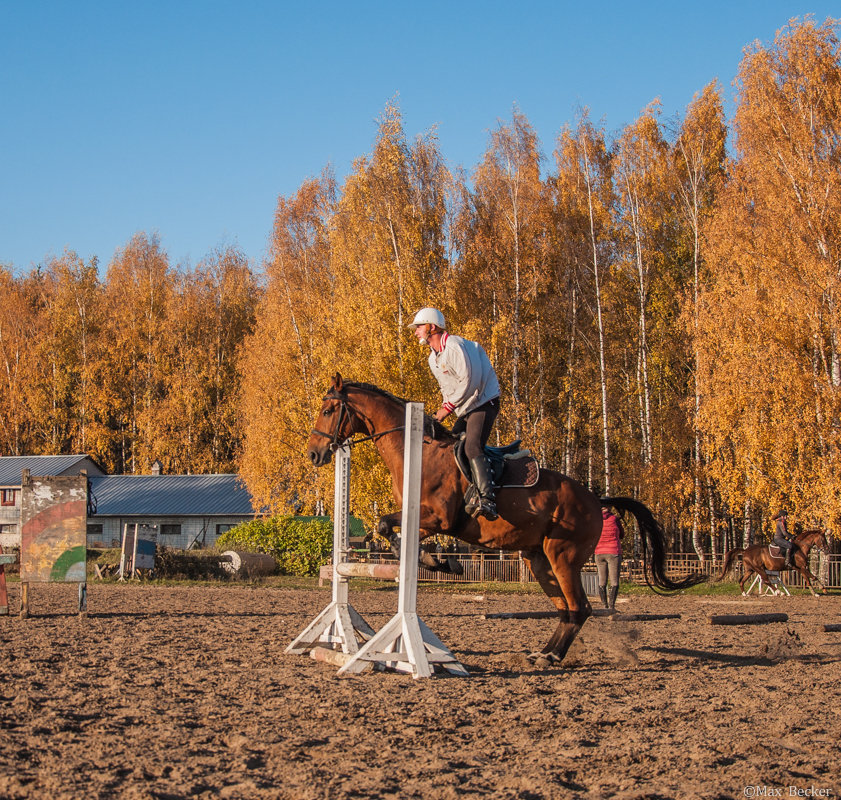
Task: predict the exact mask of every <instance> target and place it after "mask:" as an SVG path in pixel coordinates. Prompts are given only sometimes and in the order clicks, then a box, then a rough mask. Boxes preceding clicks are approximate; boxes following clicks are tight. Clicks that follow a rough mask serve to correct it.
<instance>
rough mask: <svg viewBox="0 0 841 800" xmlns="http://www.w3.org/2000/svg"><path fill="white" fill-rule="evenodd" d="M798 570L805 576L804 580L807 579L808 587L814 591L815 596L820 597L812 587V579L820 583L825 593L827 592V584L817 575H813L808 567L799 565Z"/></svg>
mask: <svg viewBox="0 0 841 800" xmlns="http://www.w3.org/2000/svg"><path fill="white" fill-rule="evenodd" d="M797 571H798V572H799V573H800V574H801V575H802V576H803V580H804V581H806V587H807V588H808V589H809V591H810V592H811V593H812V596H813V597H820V595H819V594H818V593H817V592H816V591H815V590H814V589H813V588H812V581H814V582H815V583H816V584H817V585H818V587H819V588H820V590H821V592H822V593H823V594H826V586H824V585H823V584H822V583H821V580H820V578H818V577H817V575H812V573H811V572H810V571H809V569H808V568H807V567H798V568H797Z"/></svg>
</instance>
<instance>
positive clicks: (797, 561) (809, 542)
mask: <svg viewBox="0 0 841 800" xmlns="http://www.w3.org/2000/svg"><path fill="white" fill-rule="evenodd" d="M813 547H817V548H818V549H819V550H823V551H826V550H827V549H828V548H829V545H828V544H827V541H826V536H825V535H824V532H823V531H804V532H803V533H801V534H800V535H798V536H795V537H794V550H793V552H792V556H793V558H792V561H793V564H792V566H790V567H787V566H786V565H785V558H784V557H783V556H782V555H778V556H774V555H771V551H770V549H769V546H768V545H767V544H752V545H751V546H750V547H744V548H742V547H738V548H736V549H735V550H728V551H727V553H726V554H725V556H724V567H723V568H722V570H721V575H719V576H718V578H717V580H719V581H720V580H723V579H724V576H725V575H726V574H727V572H728V571H729V570H730V567H731V566H732V565H733V561H734V559H735V558H736V557H738V556H739V555H741V557H742V567H743V570H744V574H743V575H742V578H741V580H740V581H739V588H740V589H741V590H742V594H743V595H744V594H746V592H745V584H746V583H747V580H748V578H750V576H751V575H759V579H760V580H761V581H762V583H764V584H766V585H768V586H770V585H771V582H770V581H769V580H768V571H772V572H785V571H787V570H791V569H796V570H797V571H798V572H799V573H800V574H801V575H802V576H803V580H805V581H806V586H808V587H809V591H810V592H811V593H812V594H813V595H815V596H817V592H815V590H814V589H813V588H812V581H815V583H817V584H818V586H819V587H820V588H821V591H824V592H825V591H826V587H825V586H824V585H823V584H822V583H821V582H820V580H819V579H818V578H816V577H815V576H814V575H812V573H811V572H809V551H810V550H811V549H812V548H813Z"/></svg>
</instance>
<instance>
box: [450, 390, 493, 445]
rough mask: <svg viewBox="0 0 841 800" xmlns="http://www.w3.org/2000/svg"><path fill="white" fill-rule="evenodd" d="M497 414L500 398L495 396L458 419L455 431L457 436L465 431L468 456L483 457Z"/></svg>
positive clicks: (454, 426)
mask: <svg viewBox="0 0 841 800" xmlns="http://www.w3.org/2000/svg"><path fill="white" fill-rule="evenodd" d="M497 414H499V398H498V397H495V398H494V399H493V400H488V402H487V403H484V404H482V405H481V406H479V407H478V408H474V409H473V410H472V411H468V412H467V414H465V415H464V416H463V417H459V418H458V419H457V420H456V424H455V425H453V433H454V434H455V435H456V436H458V435H459V434H461V433H464V454H465V455H466V456H467V457H468V458H470V459H472V458H481V457H482V456H483V455H484V454H485V445H486V444H487V443H488V437H489V436H490V435H491V428H493V424H494V421H495V420H496V416H497Z"/></svg>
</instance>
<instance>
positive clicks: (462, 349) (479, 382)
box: [429, 333, 499, 417]
mask: <svg viewBox="0 0 841 800" xmlns="http://www.w3.org/2000/svg"><path fill="white" fill-rule="evenodd" d="M441 342H442V344H443V350H441V352H440V353H436V352H435V351H434V350H431V351H430V353H429V368H430V369H431V370H432V374H433V375H434V376H435V380H437V381H438V385H439V386H440V387H441V394H442V396H443V398H444V407H445V408H446V409H447V410H448V411H455V413H456V416H459V417H463V416H464V415H465V414H467V413H468V412H470V411H472V410H473V409H474V408H478V407H479V406H481V405H483V404H484V403H487V402H488V400H493V399H494V398H495V397H499V380H497V377H496V372H494V368H493V365H492V364H491V360H490V359H489V358H488V354H487V353H486V352H485V350H484V348H483V347H482V345H480V344H478V343H477V342H471V341H470V340H469V339H462V338H461V336H453V335H452V334H449V333H445V334H444V335H443V337H442V339H441Z"/></svg>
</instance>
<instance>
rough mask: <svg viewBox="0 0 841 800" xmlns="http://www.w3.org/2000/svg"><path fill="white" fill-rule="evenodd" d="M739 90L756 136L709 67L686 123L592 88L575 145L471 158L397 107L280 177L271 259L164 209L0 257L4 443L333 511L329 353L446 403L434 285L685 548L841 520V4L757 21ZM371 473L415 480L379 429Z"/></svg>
mask: <svg viewBox="0 0 841 800" xmlns="http://www.w3.org/2000/svg"><path fill="white" fill-rule="evenodd" d="M737 88H738V98H737V106H736V113H735V118H734V120H733V127H732V134H733V140H732V143H731V144H732V151H731V152H730V154H729V158H728V154H727V150H726V142H727V135H728V130H727V124H726V121H725V117H724V111H723V103H722V97H721V89H720V87H719V86H718V84H717V83H716V82H712V83H710V84H709V85H708V86H706V87H705V88H704V89H703V90H702V91H701V92H699V94H697V95H696V96H695V98H694V99H693V100H692V102H691V103H690V104H689V105H688V107H687V109H686V112H685V115H684V116H683V118H682V119H680V120H677V121H676V122H675V123H674V124H669V125H665V124H664V123H663V121H662V120H661V118H660V112H659V105H658V103H657V102H656V101H654V102H652V103H651V104H650V105H649V106H647V107H646V108H644V109H643V110H642V111H641V112H640V115H639V117H638V119H636V120H635V121H633V122H631V123H630V124H628V125H626V126H625V127H624V128H623V129H622V130H620V131H618V132H617V133H616V135H615V136H613V137H611V136H609V135H608V134H607V133H606V132H605V130H604V129H603V128H602V127H599V126H597V125H595V124H594V123H593V122H592V121H591V120H590V119H589V117H588V115H587V113H586V112H582V114H581V115H580V117H579V119H578V120H577V122H576V124H575V125H574V126H564V127H562V128H561V130H560V134H559V135H558V137H557V140H556V142H555V146H554V150H553V152H552V153H551V157H550V158H546V157H545V156H544V154H543V153H542V151H541V145H540V142H539V140H538V137H537V135H536V133H535V131H534V129H533V128H532V126H531V125H530V123H529V121H528V119H527V118H526V117H525V115H524V114H522V113H521V112H520V111H518V110H514V112H513V113H512V115H511V118H510V119H509V120H504V121H500V122H499V123H498V124H497V125H496V126H495V127H494V129H493V130H492V131H491V133H490V135H489V138H488V143H487V148H486V151H485V153H484V155H483V157H482V158H481V159H480V161H479V163H478V165H477V166H476V167H475V168H474V169H473V170H472V171H464V170H458V171H456V172H453V171H451V170H450V169H448V167H447V166H446V163H445V159H444V157H443V155H442V153H441V152H440V150H439V145H438V141H437V139H436V137H435V135H434V132H430V133H427V134H425V135H422V136H419V137H417V138H416V139H414V140H413V141H410V140H408V139H407V137H406V135H405V133H404V130H403V121H402V118H401V114H400V110H399V109H398V108H397V106H396V105H395V104H394V103H389V104H387V105H386V107H385V109H384V111H383V114H382V116H381V118H380V119H379V120H378V123H377V128H376V132H375V136H374V141H373V146H372V149H371V152H370V153H369V154H367V155H365V156H361V157H359V158H358V159H357V160H356V161H355V163H354V165H353V168H352V169H351V170H350V172H349V174H348V175H347V176H346V177H344V178H343V179H342V180H341V181H339V180H337V179H336V177H335V176H334V175H333V173H332V171H331V170H330V169H329V168H328V169H325V171H324V172H323V173H322V174H321V175H320V176H318V177H316V178H311V179H309V180H307V181H305V182H304V183H303V184H302V185H301V187H300V188H299V189H298V191H297V192H294V193H293V194H291V195H290V196H288V197H281V198H279V200H278V204H277V208H276V212H275V219H274V227H273V230H272V234H271V240H270V248H269V256H268V258H267V260H266V263H265V265H264V270H263V274H259V273H256V272H255V271H254V269H253V268H252V265H250V264H248V262H247V261H246V259H245V258H244V257H243V256H242V254H241V253H239V252H237V251H236V250H233V249H222V250H218V251H215V252H212V253H211V254H210V255H209V256H208V257H207V258H206V259H204V260H203V261H202V262H200V263H199V265H198V266H197V267H196V268H195V269H184V268H179V267H176V266H173V265H172V264H170V262H169V259H168V257H167V254H166V253H165V252H164V251H163V249H162V248H161V245H160V242H159V240H158V239H157V238H156V237H155V236H153V235H148V234H137V235H136V236H134V237H133V238H132V239H131V240H130V241H129V242H128V243H127V244H126V246H125V247H124V248H123V249H121V250H120V251H119V252H118V253H117V254H116V255H115V257H114V258H113V259H112V261H111V263H110V264H109V265H108V267H107V271H106V272H105V276H104V278H103V277H101V276H100V274H99V270H98V269H97V264H96V263H95V262H93V261H92V262H90V263H85V262H83V261H82V260H80V259H79V258H78V256H76V255H75V254H74V253H72V252H67V253H65V254H64V255H63V256H62V257H61V258H58V259H51V260H49V261H48V262H47V263H46V264H44V265H41V266H40V267H39V268H37V269H36V270H33V271H32V273H30V274H28V275H25V276H20V277H16V276H14V275H12V274H11V273H10V272H9V271H7V270H0V297H2V300H3V302H2V303H0V359H2V360H0V372H2V380H3V387H4V392H2V393H0V422H2V429H0V446H2V449H3V452H4V453H20V452H37V453H45V452H69V451H74V450H75V451H82V450H84V451H87V452H89V453H91V454H92V455H93V456H94V457H96V458H98V459H100V461H101V462H102V464H103V466H104V467H106V468H107V469H109V470H113V471H118V472H120V471H127V472H143V471H146V470H148V469H149V466H150V465H151V463H152V461H153V460H154V459H160V460H161V461H162V462H163V463H164V467H165V469H166V470H167V471H181V472H188V471H228V470H235V469H238V470H239V471H240V472H241V474H242V475H243V477H244V479H245V480H246V482H247V484H248V487H249V489H250V490H251V492H252V493H253V495H254V497H255V499H256V502H257V504H258V505H259V506H260V507H266V508H270V509H272V510H274V511H278V512H283V513H288V512H290V511H293V512H297V511H300V512H305V513H316V512H318V513H320V512H322V511H324V510H325V509H326V510H329V508H330V506H331V505H332V495H333V476H332V472H331V471H330V470H315V469H314V468H313V467H312V466H311V465H310V464H309V462H308V461H307V459H306V455H305V446H306V440H307V438H308V435H309V432H310V430H311V428H312V424H313V415H314V413H315V412H316V409H317V408H318V406H319V404H320V401H321V398H322V396H323V394H324V392H325V390H326V389H327V387H328V384H329V379H330V376H331V375H332V374H334V373H335V372H336V371H340V372H341V373H342V375H343V376H344V378H345V379H346V380H353V381H366V382H371V383H375V384H377V385H379V386H381V387H382V388H384V389H386V390H388V391H391V392H393V393H395V394H397V395H399V396H403V397H406V398H410V399H415V400H422V401H424V402H426V403H427V404H428V407H429V409H430V410H432V408H433V407H437V403H438V400H439V394H438V389H437V386H436V385H435V382H434V380H433V378H432V376H431V374H430V371H429V369H428V366H427V364H426V351H425V350H424V348H421V347H419V346H418V344H417V342H416V341H415V339H414V337H413V336H412V335H411V333H410V332H409V331H408V330H407V324H408V323H409V322H410V320H411V318H412V316H413V314H414V313H415V312H416V311H417V310H418V309H419V308H421V307H422V306H426V305H433V306H437V307H439V308H441V309H442V310H443V312H444V313H445V315H446V317H447V320H448V321H449V323H450V324H449V327H450V329H451V330H452V331H453V332H455V333H459V334H462V335H465V336H467V337H468V338H472V339H476V340H478V341H479V342H481V343H482V344H483V345H484V347H485V348H486V350H487V351H488V353H489V355H490V356H491V359H492V361H493V362H494V364H495V366H496V368H497V372H498V374H499V377H500V382H501V386H502V412H501V414H500V417H499V420H498V422H497V425H496V435H497V437H498V439H499V440H500V442H501V441H502V440H510V439H512V438H514V437H518V438H522V439H523V440H524V444H525V446H527V447H529V448H530V449H532V451H533V452H534V453H535V454H537V456H538V457H539V459H540V461H541V463H543V464H544V465H545V466H548V467H552V468H556V469H560V470H561V471H564V472H566V473H567V474H570V475H572V476H573V477H575V478H577V479H579V480H581V481H582V482H584V483H586V484H588V485H590V486H592V487H593V488H594V490H596V491H599V492H602V493H603V492H610V493H612V494H614V495H621V494H628V495H633V496H636V497H639V498H640V499H642V500H643V501H645V502H646V503H648V504H650V505H651V506H652V507H653V508H654V509H655V511H656V513H657V514H658V516H659V517H660V518H661V519H662V520H663V521H664V523H665V525H666V528H667V530H668V532H669V534H670V536H671V537H672V540H673V541H672V544H673V546H674V548H675V549H680V550H688V549H690V548H694V549H695V550H696V551H697V552H698V553H699V554H704V553H705V552H707V551H710V550H711V551H712V552H713V554H715V553H716V552H720V551H721V550H722V549H724V548H725V547H727V546H728V545H730V546H733V545H735V544H741V543H742V541H743V540H744V541H748V540H749V538H750V537H751V536H752V535H754V532H755V531H758V530H764V531H765V532H767V531H768V521H769V518H770V514H771V513H772V512H773V511H775V510H776V508H777V507H778V506H779V505H781V504H785V505H786V506H788V507H789V511H790V512H791V513H792V515H793V517H794V519H795V520H797V521H798V522H799V523H801V524H806V523H807V522H813V521H814V522H816V523H818V524H820V525H823V526H825V527H827V528H828V529H829V530H831V531H832V532H833V533H835V534H836V535H838V534H841V504H840V503H839V501H840V500H841V497H839V493H841V488H839V487H841V481H839V473H838V458H839V445H841V441H840V440H839V436H840V435H841V407H840V406H841V319H840V318H839V307H838V304H839V302H840V301H841V292H840V290H841V286H839V276H841V269H839V267H841V185H840V184H841V172H840V170H841V151H839V148H840V147H841V135H840V134H841V131H840V130H839V126H840V125H841V123H839V120H841V57H840V56H839V43H838V23H836V22H834V21H831V20H830V21H827V22H826V23H824V24H822V25H819V24H816V23H814V22H813V21H811V20H809V19H807V20H804V21H792V23H790V25H789V26H788V27H787V28H785V29H783V30H782V31H781V32H780V33H779V34H778V36H777V38H776V40H775V41H774V42H773V43H772V44H770V45H767V46H763V45H760V44H756V45H755V46H754V47H753V48H752V49H750V50H749V51H747V52H746V54H745V56H744V58H743V61H742V63H741V67H740V72H739V77H738V81H737ZM353 470H354V476H353V480H352V499H351V504H352V509H353V512H354V513H355V514H356V515H358V516H360V517H362V518H363V519H364V520H366V521H367V522H368V523H369V524H371V523H373V522H374V520H375V519H376V518H377V517H378V516H379V515H380V514H382V513H385V512H387V511H391V510H392V505H391V504H392V500H391V486H390V479H389V476H388V475H387V474H386V471H385V467H384V465H383V464H382V462H381V460H380V459H379V458H378V456H377V454H376V452H375V450H374V448H373V446H372V445H371V444H370V443H369V444H363V445H360V446H359V447H358V448H356V449H355V450H354V454H353Z"/></svg>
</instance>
